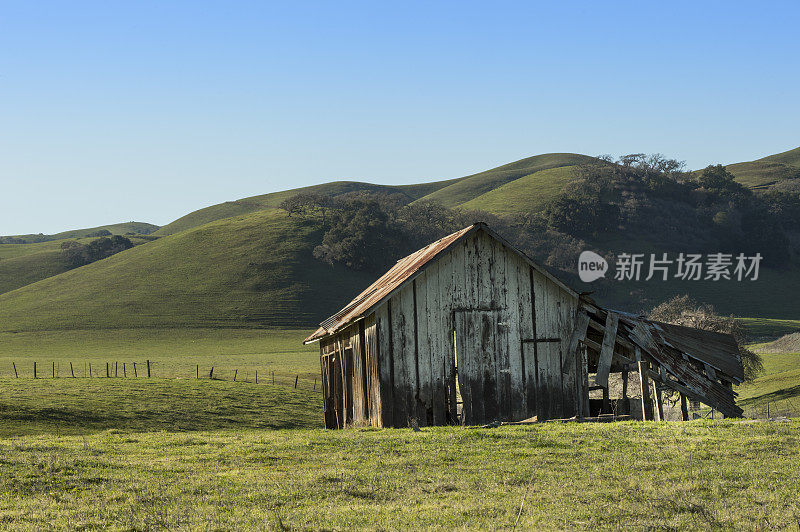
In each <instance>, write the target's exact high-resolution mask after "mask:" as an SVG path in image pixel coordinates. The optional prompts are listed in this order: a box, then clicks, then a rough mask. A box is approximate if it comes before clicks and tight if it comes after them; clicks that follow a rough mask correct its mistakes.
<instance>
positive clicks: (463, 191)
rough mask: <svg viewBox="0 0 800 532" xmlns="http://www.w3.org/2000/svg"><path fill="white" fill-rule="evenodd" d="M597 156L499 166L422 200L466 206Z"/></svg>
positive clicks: (553, 157) (549, 158) (546, 157)
mask: <svg viewBox="0 0 800 532" xmlns="http://www.w3.org/2000/svg"><path fill="white" fill-rule="evenodd" d="M595 160H596V159H595V158H594V157H589V156H588V155H579V154H576V153H546V154H544V155H536V156H534V157H528V158H527V159H521V160H519V161H515V162H513V163H509V164H505V165H503V166H498V167H497V168H492V169H491V170H486V171H484V172H480V173H477V174H473V175H469V176H467V177H462V178H461V179H458V180H456V181H455V182H454V183H452V184H450V185H448V186H446V187H442V188H440V189H438V190H436V191H435V192H432V193H430V194H428V195H426V196H424V197H423V198H422V199H425V200H434V201H438V202H439V203H441V204H442V205H444V206H445V207H456V206H458V205H462V204H464V203H467V202H468V201H470V200H473V199H475V198H477V197H479V196H481V195H483V194H485V193H487V192H489V191H491V190H494V189H496V188H498V187H501V186H503V185H505V184H506V183H509V182H511V181H514V180H516V179H520V178H522V177H525V176H527V175H530V174H534V173H536V172H539V171H541V170H547V169H548V168H558V167H562V166H571V165H576V164H583V163H587V162H591V161H595Z"/></svg>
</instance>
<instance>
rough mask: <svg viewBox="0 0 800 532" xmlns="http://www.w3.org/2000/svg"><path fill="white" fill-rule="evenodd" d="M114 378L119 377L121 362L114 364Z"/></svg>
mask: <svg viewBox="0 0 800 532" xmlns="http://www.w3.org/2000/svg"><path fill="white" fill-rule="evenodd" d="M114 377H119V362H114Z"/></svg>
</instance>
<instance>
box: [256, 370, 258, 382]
mask: <svg viewBox="0 0 800 532" xmlns="http://www.w3.org/2000/svg"><path fill="white" fill-rule="evenodd" d="M256 384H258V370H256Z"/></svg>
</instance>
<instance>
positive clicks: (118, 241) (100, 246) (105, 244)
mask: <svg viewBox="0 0 800 532" xmlns="http://www.w3.org/2000/svg"><path fill="white" fill-rule="evenodd" d="M132 247H133V243H132V242H131V241H130V240H128V239H127V238H125V237H124V236H119V235H115V236H112V237H110V238H109V237H102V238H98V239H97V240H92V241H91V242H89V243H88V244H81V243H80V242H77V241H75V240H69V241H67V242H64V243H63V244H61V255H62V256H63V257H64V259H65V260H66V261H67V264H69V265H70V266H71V267H73V268H77V267H79V266H84V265H86V264H90V263H92V262H95V261H98V260H100V259H104V258H106V257H110V256H111V255H114V254H116V253H119V252H120V251H125V250H126V249H130V248H132Z"/></svg>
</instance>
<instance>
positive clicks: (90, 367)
mask: <svg viewBox="0 0 800 532" xmlns="http://www.w3.org/2000/svg"><path fill="white" fill-rule="evenodd" d="M89 378H90V379H91V378H92V363H91V362H89Z"/></svg>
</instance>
